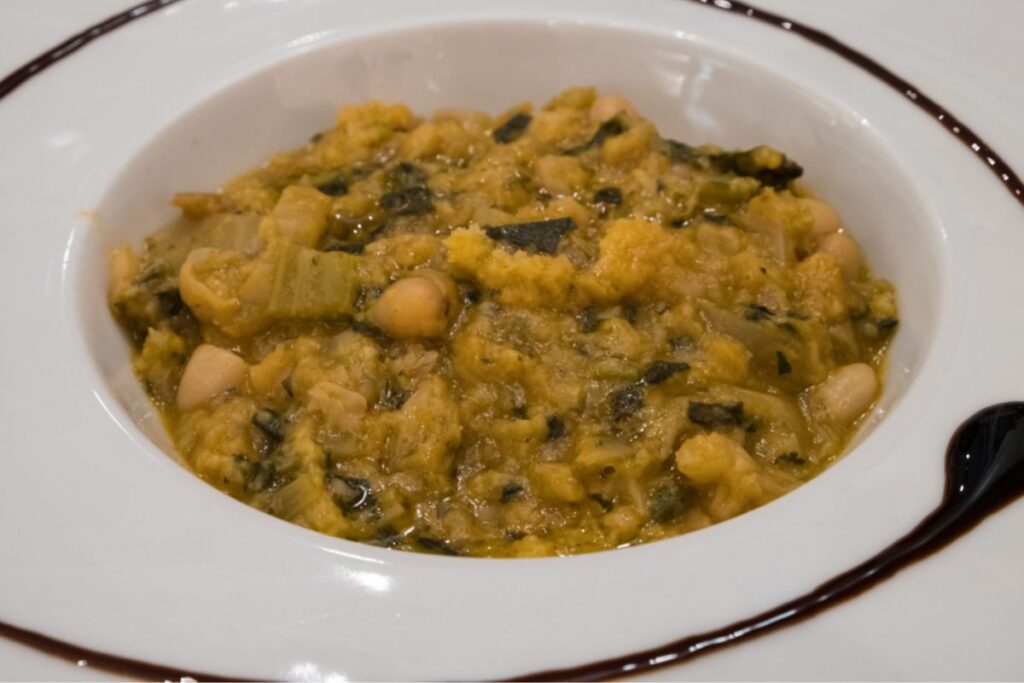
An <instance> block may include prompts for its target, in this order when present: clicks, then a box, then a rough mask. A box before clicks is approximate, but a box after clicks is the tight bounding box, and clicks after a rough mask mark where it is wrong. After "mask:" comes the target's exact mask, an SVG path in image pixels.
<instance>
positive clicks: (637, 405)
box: [611, 384, 644, 422]
mask: <svg viewBox="0 0 1024 683" xmlns="http://www.w3.org/2000/svg"><path fill="white" fill-rule="evenodd" d="M643 407H644V389H643V387H642V386H640V385H639V384H630V385H629V386H628V387H625V388H623V389H619V390H618V391H615V392H612V395H611V408H612V418H613V419H614V420H615V421H616V422H617V421H619V420H623V419H625V418H627V417H629V416H630V415H632V414H633V413H635V412H637V411H638V410H640V409H641V408H643Z"/></svg>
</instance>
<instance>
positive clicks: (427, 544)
mask: <svg viewBox="0 0 1024 683" xmlns="http://www.w3.org/2000/svg"><path fill="white" fill-rule="evenodd" d="M416 545H418V546H419V547H421V548H423V549H424V550H429V551H430V552H432V553H438V554H440V555H452V556H454V555H458V554H459V553H458V551H457V550H455V549H454V548H452V547H451V546H450V545H448V544H447V543H446V542H444V541H442V540H439V539H436V538H431V537H429V536H419V537H418V538H417V539H416Z"/></svg>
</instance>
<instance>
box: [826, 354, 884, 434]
mask: <svg viewBox="0 0 1024 683" xmlns="http://www.w3.org/2000/svg"><path fill="white" fill-rule="evenodd" d="M877 394H878V377H877V376H876V375H875V371H874V369H873V368H872V367H871V366H870V365H868V364H866V363H852V364H850V365H844V366H842V367H841V368H837V369H835V370H833V371H832V373H831V374H830V375H829V376H828V378H826V379H825V381H824V382H822V383H821V384H819V385H818V386H817V387H815V388H814V389H813V390H812V393H811V402H812V404H815V405H817V406H818V407H820V408H821V409H822V410H824V411H825V413H827V414H828V416H829V417H830V418H832V420H834V421H835V422H837V423H839V424H849V423H851V422H853V421H854V420H856V419H857V418H858V417H860V416H861V415H862V414H863V413H864V411H865V410H867V408H868V406H870V405H871V402H872V401H874V400H875V396H876V395H877Z"/></svg>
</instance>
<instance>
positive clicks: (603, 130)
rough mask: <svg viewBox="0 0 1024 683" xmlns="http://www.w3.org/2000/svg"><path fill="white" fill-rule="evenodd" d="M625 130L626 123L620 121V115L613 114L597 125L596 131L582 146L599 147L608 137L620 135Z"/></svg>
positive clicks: (584, 147)
mask: <svg viewBox="0 0 1024 683" xmlns="http://www.w3.org/2000/svg"><path fill="white" fill-rule="evenodd" d="M625 132H626V124H624V123H623V122H622V119H621V117H619V116H615V117H613V118H610V119H608V120H607V121H605V122H604V123H602V124H601V125H600V126H599V127H598V129H597V132H596V133H594V137H592V138H590V141H589V142H587V144H585V145H584V146H583V149H590V148H591V147H600V146H601V145H602V144H603V143H604V141H605V140H607V139H608V138H613V137H615V136H616V135H622V134H623V133H625Z"/></svg>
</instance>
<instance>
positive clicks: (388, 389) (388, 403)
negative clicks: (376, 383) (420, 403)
mask: <svg viewBox="0 0 1024 683" xmlns="http://www.w3.org/2000/svg"><path fill="white" fill-rule="evenodd" d="M407 400H409V392H408V391H405V390H404V389H402V387H401V386H399V385H398V383H397V382H395V381H394V380H388V381H387V383H385V384H384V389H383V390H382V391H381V392H380V398H379V399H378V400H377V403H378V404H380V406H381V407H382V408H387V409H388V410H398V409H399V408H401V407H402V406H403V405H405V402H406V401H407Z"/></svg>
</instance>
